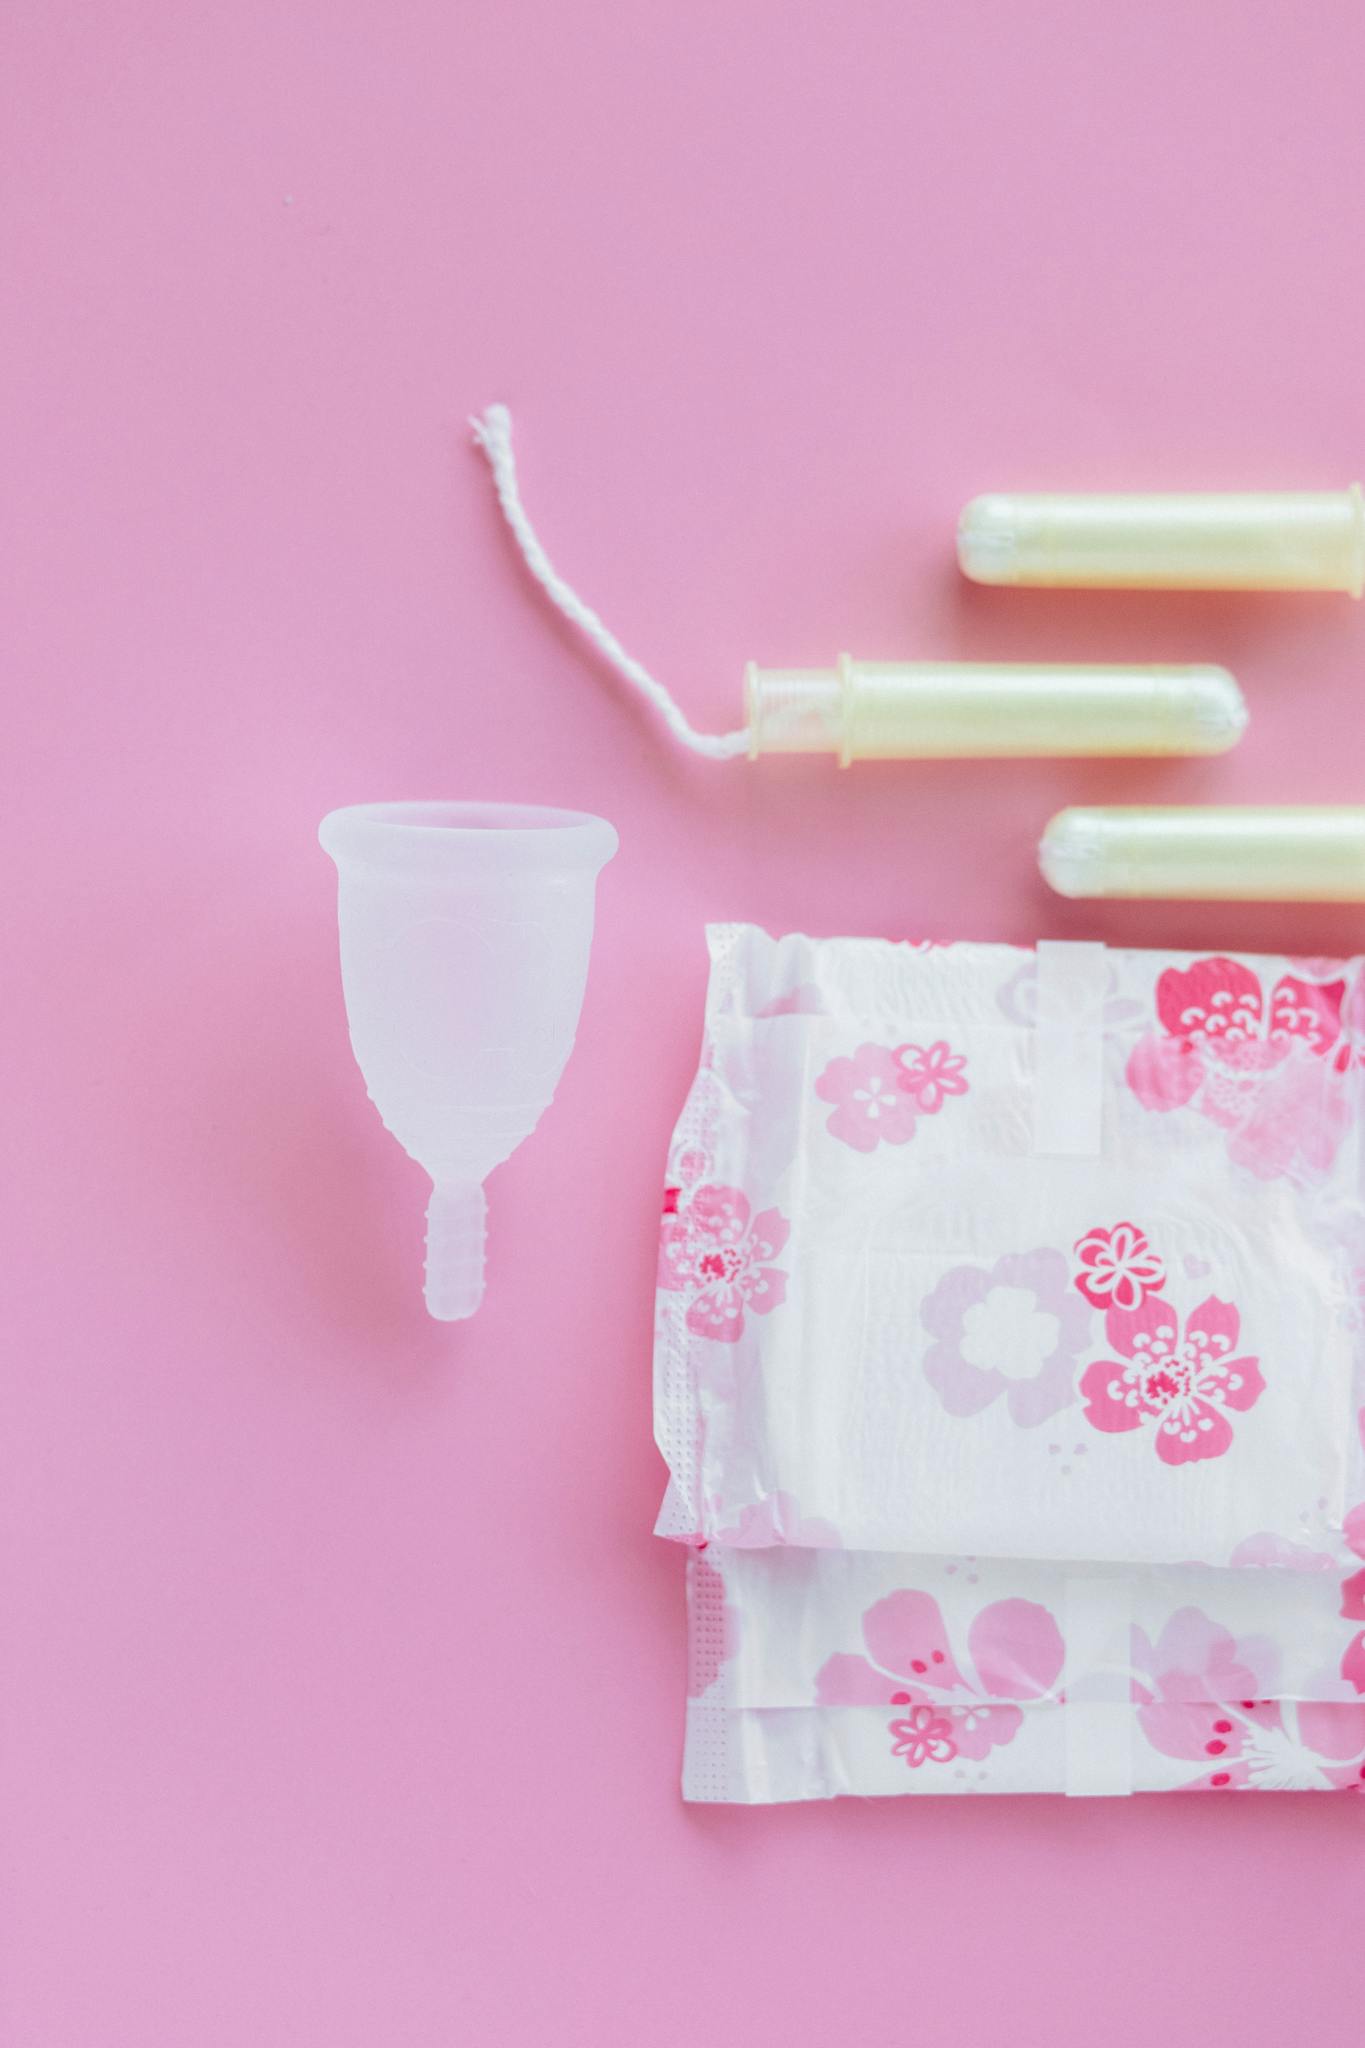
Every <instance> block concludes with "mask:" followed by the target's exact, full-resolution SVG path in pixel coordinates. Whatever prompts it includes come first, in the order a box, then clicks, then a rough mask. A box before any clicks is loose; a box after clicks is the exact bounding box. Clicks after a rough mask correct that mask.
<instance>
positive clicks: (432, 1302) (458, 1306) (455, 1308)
mask: <svg viewBox="0 0 1365 2048" xmlns="http://www.w3.org/2000/svg"><path fill="white" fill-rule="evenodd" d="M487 1220H488V1203H487V1200H486V1199H485V1197H484V1192H483V1189H482V1188H481V1187H479V1186H478V1185H477V1183H476V1184H473V1185H471V1184H470V1183H468V1182H460V1181H437V1182H436V1184H435V1186H434V1187H433V1188H432V1190H431V1200H430V1201H429V1202H428V1203H427V1266H426V1273H427V1278H426V1297H427V1307H428V1309H429V1310H430V1311H431V1313H432V1315H434V1316H435V1317H436V1320H437V1321H438V1322H441V1323H459V1322H463V1320H464V1318H465V1317H466V1316H472V1315H473V1313H474V1311H475V1309H476V1308H477V1307H478V1305H479V1303H480V1302H481V1301H482V1300H483V1260H484V1240H485V1237H486V1235H487Z"/></svg>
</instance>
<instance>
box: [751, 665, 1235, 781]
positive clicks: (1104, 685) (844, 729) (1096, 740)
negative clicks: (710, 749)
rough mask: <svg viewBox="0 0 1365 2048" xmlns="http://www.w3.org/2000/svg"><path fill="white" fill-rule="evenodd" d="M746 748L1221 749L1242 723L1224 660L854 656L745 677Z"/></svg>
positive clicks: (893, 755)
mask: <svg viewBox="0 0 1365 2048" xmlns="http://www.w3.org/2000/svg"><path fill="white" fill-rule="evenodd" d="M745 710H746V715H747V719H748V736H749V753H750V755H751V756H756V755H759V754H837V755H838V757H839V759H840V761H841V762H843V763H844V764H845V765H847V763H848V762H850V761H871V760H933V759H940V760H945V759H952V760H961V759H969V758H972V757H976V756H982V757H985V756H991V755H995V756H1006V757H1011V758H1018V757H1026V756H1049V757H1053V758H1057V757H1065V756H1095V755H1104V754H1139V755H1162V754H1221V753H1224V752H1226V750H1227V749H1228V748H1229V747H1231V746H1234V745H1235V744H1236V742H1237V741H1238V740H1239V739H1240V738H1241V736H1242V734H1243V732H1244V731H1245V730H1246V724H1247V712H1246V706H1245V704H1244V703H1243V701H1242V693H1241V691H1240V690H1239V689H1238V687H1237V684H1236V682H1235V680H1234V679H1233V677H1232V676H1230V675H1229V674H1228V671H1227V670H1226V669H1224V668H1214V667H1190V668H1119V667H1089V666H1085V665H1081V664H1061V665H1054V666H1047V665H1037V666H1035V665H1031V664H1028V663H1020V662H1014V663H984V662H927V661H920V662H915V661H911V662H889V661H852V660H850V658H849V657H848V656H847V655H843V656H841V658H840V661H839V665H838V667H837V668H832V669H774V668H757V667H755V665H754V664H753V663H752V662H751V663H750V664H749V668H748V671H747V673H746V677H745Z"/></svg>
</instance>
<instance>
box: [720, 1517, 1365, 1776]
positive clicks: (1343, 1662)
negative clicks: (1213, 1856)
mask: <svg viewBox="0 0 1365 2048" xmlns="http://www.w3.org/2000/svg"><path fill="white" fill-rule="evenodd" d="M1362 1536H1365V1531H1362ZM1362 1548H1365V1542H1363V1543H1362ZM688 1610H689V1638H690V1655H689V1699H688V1718H687V1744H686V1753H685V1763H684V1779H683V1787H684V1792H685V1795H686V1796H687V1797H688V1798H689V1799H693V1800H726V1801H732V1802H738V1803H744V1804H766V1803H769V1802H773V1801H781V1800H797V1799H818V1798H829V1797H832V1796H834V1795H836V1794H839V1793H857V1794H863V1795H877V1794H883V1795H897V1794H905V1793H926V1792H927V1793H950V1792H953V1793H955V1792H1066V1793H1071V1794H1081V1795H1088V1796H1098V1795H1122V1794H1127V1793H1132V1792H1139V1791H1149V1792H1157V1791H1209V1792H1217V1791H1266V1792H1270V1791H1286V1792H1287V1791H1345V1790H1349V1791H1359V1790H1361V1789H1362V1786H1363V1785H1365V1699H1363V1698H1362V1697H1361V1695H1362V1692H1363V1691H1365V1626H1363V1625H1365V1570H1362V1569H1361V1568H1360V1566H1359V1564H1357V1569H1356V1572H1355V1573H1354V1574H1351V1575H1350V1576H1348V1577H1347V1578H1345V1579H1343V1578H1342V1577H1341V1576H1340V1575H1339V1574H1337V1573H1336V1572H1335V1571H1333V1570H1331V1569H1324V1568H1323V1566H1322V1561H1321V1560H1319V1561H1317V1563H1316V1564H1307V1563H1304V1562H1302V1561H1300V1566H1299V1569H1297V1570H1294V1569H1291V1568H1286V1567H1283V1566H1281V1567H1278V1568H1271V1569H1267V1570H1260V1571H1241V1572H1238V1571H1222V1572H1217V1571H1214V1572H1211V1571H1200V1570H1197V1569H1195V1570H1191V1569H1189V1568H1184V1569H1181V1568H1176V1569H1172V1570H1165V1571H1163V1570H1161V1569H1159V1568H1155V1567H1143V1568H1140V1569H1139V1570H1137V1571H1135V1572H1133V1573H1130V1574H1126V1573H1122V1572H1119V1571H1117V1570H1115V1569H1114V1568H1112V1567H1111V1568H1107V1569H1104V1568H1099V1569H1097V1568H1089V1569H1087V1568H1084V1567H1075V1568H1066V1567H1062V1566H1057V1565H1039V1564H1024V1565H1020V1564H1003V1563H993V1564H987V1563H981V1562H979V1561H977V1560H971V1559H960V1560H956V1561H946V1560H944V1559H942V1558H891V1557H881V1556H877V1555H875V1554H872V1553H850V1552H834V1551H803V1550H801V1549H799V1548H783V1549H767V1550H751V1551H740V1550H729V1551H727V1550H724V1549H722V1548H720V1547H717V1548H716V1549H714V1550H708V1551H706V1552H701V1551H696V1552H693V1553H692V1555H691V1556H690V1557H689V1560H688Z"/></svg>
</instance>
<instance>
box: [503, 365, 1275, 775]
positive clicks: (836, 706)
mask: <svg viewBox="0 0 1365 2048" xmlns="http://www.w3.org/2000/svg"><path fill="white" fill-rule="evenodd" d="M471 424H472V426H473V429H474V438H475V441H476V442H477V443H478V445H479V447H480V448H482V450H483V452H484V454H485V455H486V456H487V458H488V463H489V467H490V468H491V470H492V472H493V482H494V485H495V487H496V489H497V493H498V502H499V504H500V505H501V506H502V510H503V514H504V517H505V518H506V520H507V523H508V525H509V526H510V527H511V529H512V533H513V535H514V537H515V539H516V542H517V545H518V547H519V548H520V549H521V553H522V556H523V558H524V560H525V562H526V566H527V568H528V569H529V570H530V572H531V574H532V575H533V576H534V577H535V579H536V581H537V583H539V584H540V586H541V588H542V589H543V590H544V592H545V594H546V596H547V597H548V598H549V599H550V601H551V603H552V604H554V605H555V606H556V607H557V608H558V610H559V611H561V612H562V613H563V614H564V616H565V618H567V619H570V620H572V622H573V624H574V625H576V626H577V627H578V628H579V630H580V632H582V633H583V634H584V635H585V636H586V638H587V639H589V640H590V641H591V642H592V644H593V646H594V647H596V648H597V650H598V651H599V653H601V654H602V655H603V656H605V658H606V659H607V660H608V661H609V662H610V663H611V665H612V667H613V668H615V669H616V670H617V671H618V672H619V674H621V675H622V676H624V677H625V679H626V681H627V682H628V683H630V684H631V686H632V688H633V689H635V690H636V691H638V693H639V694H640V696H642V697H644V698H645V699H646V700H647V701H648V702H649V703H650V704H652V705H653V707H654V709H655V710H656V711H657V712H658V714H659V716H660V717H661V718H662V719H663V721H664V723H665V725H666V726H667V727H668V729H669V731H670V732H671V733H672V735H673V737H674V739H676V740H677V741H678V742H679V744H680V745H682V746H684V747H688V748H690V749H691V751H692V752H693V753H696V754H702V755H705V756H706V757H707V758H708V759H711V760H726V759H730V758H733V757H735V756H738V755H743V754H747V755H748V756H749V757H750V758H751V759H754V758H756V757H757V756H758V755H759V754H833V755H835V756H836V757H837V758H838V760H839V761H841V762H842V763H843V764H844V765H847V764H848V763H849V762H850V761H866V760H931V759H935V758H937V759H948V758H952V759H964V758H967V757H970V756H978V755H1005V756H1015V757H1017V756H1022V755H1047V756H1054V757H1055V756H1062V755H1083V756H1093V755H1101V754H1144V755H1158V754H1221V753H1223V752H1225V751H1226V749H1227V748H1229V747H1231V746H1235V745H1236V743H1237V741H1238V740H1239V739H1240V738H1241V736H1242V734H1243V732H1244V731H1245V730H1246V724H1247V712H1246V706H1245V704H1244V703H1243V702H1242V693H1241V691H1240V690H1239V689H1238V687H1237V684H1236V682H1235V681H1234V679H1233V678H1232V676H1230V675H1229V674H1228V672H1227V670H1226V669H1224V668H1213V667H1209V666H1203V665H1194V666H1191V667H1186V668H1127V667H1122V668H1121V667H1111V668H1096V667H1089V666H1085V665H1065V664H1063V665H1057V666H1048V665H1033V664H1027V663H993V664H992V663H980V662H914V661H910V662H878V661H854V660H852V659H851V658H850V657H849V656H848V655H843V656H841V658H840V660H839V661H838V663H837V664H836V665H835V666H834V667H832V668H827V669H796V668H792V669H785V668H783V669H779V668H756V667H755V666H754V665H753V664H752V663H750V665H749V669H748V671H747V675H746V679H745V692H744V696H745V704H744V711H745V721H746V722H745V724H744V725H743V726H742V727H740V728H739V729H738V730H737V731H735V732H726V733H706V732H698V731H697V730H696V729H695V727H694V726H693V725H692V724H691V723H690V721H689V720H688V718H687V717H686V715H685V713H684V712H683V710H682V708H681V706H680V705H679V704H678V703H677V701H676V699H675V698H674V697H673V695H672V693H671V692H670V691H669V690H667V689H665V687H664V685H663V684H662V683H661V682H659V681H658V680H657V679H656V678H655V677H654V676H652V675H651V674H650V673H649V671H648V669H646V668H645V667H644V666H643V665H642V664H641V663H640V662H638V661H636V659H635V657H634V656H633V655H631V654H628V653H627V652H626V650H625V648H624V647H623V646H622V645H621V643H620V641H619V640H618V639H617V638H616V635H615V634H614V633H613V632H612V631H611V630H610V629H609V628H608V627H607V626H606V625H605V624H604V623H603V621H602V620H601V619H600V618H599V617H598V615H597V613H596V612H595V611H593V610H592V609H591V608H590V607H589V606H588V605H586V604H585V603H584V602H583V600H582V598H581V597H580V596H579V595H578V593H577V591H575V590H573V589H572V588H571V587H570V585H569V584H567V583H566V582H565V581H564V578H563V577H562V576H561V575H560V574H559V572H558V570H556V569H555V568H554V566H553V564H552V563H551V561H550V558H549V556H548V555H547V554H546V552H545V549H544V546H543V545H542V543H541V540H540V537H539V535H538V534H537V533H536V531H535V529H534V527H533V526H532V525H531V522H530V520H529V519H528V518H527V516H526V509H525V507H524V506H523V504H522V502H521V493H520V491H519V489H518V487H517V472H516V464H515V462H514V461H513V457H512V421H511V416H510V415H509V413H508V411H507V408H506V406H502V405H492V406H490V407H489V408H488V410H487V412H486V413H485V414H484V415H483V417H482V418H481V419H477V420H474V421H472V422H471Z"/></svg>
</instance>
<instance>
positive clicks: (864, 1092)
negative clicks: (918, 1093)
mask: <svg viewBox="0 0 1365 2048" xmlns="http://www.w3.org/2000/svg"><path fill="white" fill-rule="evenodd" d="M815 1092H816V1094H817V1095H818V1096H819V1097H820V1100H821V1101H822V1102H832V1103H833V1104H834V1114H833V1116H831V1117H829V1118H828V1119H827V1120H826V1124H825V1128H826V1130H827V1131H828V1132H829V1134H830V1136H831V1137H832V1138H839V1139H841V1140H842V1141H843V1143H844V1144H845V1145H851V1146H852V1147H853V1149H854V1151H855V1152H874V1151H875V1150H876V1148H877V1146H878V1145H879V1144H880V1143H881V1141H882V1140H883V1139H885V1140H886V1143H887V1144H888V1145H904V1144H907V1143H908V1142H909V1140H910V1139H911V1138H913V1137H914V1135H915V1118H916V1109H915V1103H914V1100H913V1098H912V1097H911V1096H910V1095H909V1094H908V1093H907V1091H906V1090H905V1089H904V1088H903V1087H902V1085H901V1068H900V1066H899V1064H898V1062H897V1059H896V1056H895V1054H894V1053H892V1052H889V1051H888V1050H887V1048H886V1047H885V1046H883V1045H860V1046H859V1047H858V1050H857V1051H856V1052H855V1053H854V1054H853V1055H852V1057H851V1058H848V1059H834V1060H831V1061H830V1063H829V1065H828V1066H827V1067H826V1068H825V1070H824V1072H823V1073H822V1074H821V1076H820V1078H819V1080H818V1081H817V1082H816V1084H815Z"/></svg>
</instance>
